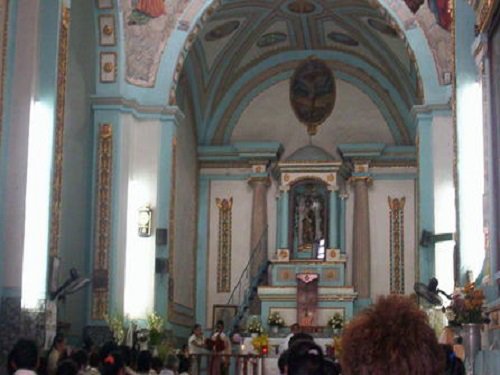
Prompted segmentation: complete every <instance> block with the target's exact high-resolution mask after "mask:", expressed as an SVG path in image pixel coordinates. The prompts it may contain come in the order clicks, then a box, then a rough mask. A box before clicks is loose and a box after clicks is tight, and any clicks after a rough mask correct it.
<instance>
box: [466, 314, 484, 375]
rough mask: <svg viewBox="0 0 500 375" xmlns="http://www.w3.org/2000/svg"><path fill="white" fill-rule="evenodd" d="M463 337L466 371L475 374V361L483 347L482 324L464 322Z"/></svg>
mask: <svg viewBox="0 0 500 375" xmlns="http://www.w3.org/2000/svg"><path fill="white" fill-rule="evenodd" d="M462 339H463V345H464V350H465V371H466V374H467V375H473V374H474V361H475V358H476V355H477V352H478V351H479V350H480V349H481V324H480V323H470V324H463V325H462Z"/></svg>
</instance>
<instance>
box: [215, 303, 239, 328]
mask: <svg viewBox="0 0 500 375" xmlns="http://www.w3.org/2000/svg"><path fill="white" fill-rule="evenodd" d="M237 308H238V306H236V305H214V311H213V315H212V328H215V324H216V323H217V321H219V320H222V321H223V322H224V330H225V331H228V330H231V329H232V328H233V327H232V326H231V325H232V322H233V318H234V317H235V316H236V312H237Z"/></svg>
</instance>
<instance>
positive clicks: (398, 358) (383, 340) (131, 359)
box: [7, 295, 465, 375]
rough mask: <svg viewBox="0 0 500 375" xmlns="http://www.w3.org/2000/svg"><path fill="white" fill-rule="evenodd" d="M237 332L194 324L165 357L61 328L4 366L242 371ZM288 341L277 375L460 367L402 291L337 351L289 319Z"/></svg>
mask: <svg viewBox="0 0 500 375" xmlns="http://www.w3.org/2000/svg"><path fill="white" fill-rule="evenodd" d="M241 338H242V337H241V335H240V333H239V331H238V330H236V331H235V332H232V333H231V334H228V335H227V334H226V333H225V332H224V323H223V322H222V321H218V322H217V324H216V327H215V330H214V332H213V334H212V335H211V336H210V337H207V338H205V337H204V335H203V330H202V327H201V325H199V324H196V325H195V326H194V327H193V331H192V334H191V336H190V337H189V339H188V342H187V344H185V345H183V347H182V349H181V350H179V351H178V352H177V353H176V354H169V355H167V357H166V358H165V359H164V360H161V359H160V358H159V357H156V356H153V355H152V354H151V352H150V351H147V350H142V351H137V350H133V349H131V348H129V347H128V346H125V345H122V346H118V345H117V344H116V343H114V342H108V343H106V344H104V345H103V346H101V347H100V348H98V347H95V346H94V345H92V344H91V343H90V342H86V345H85V347H84V348H82V349H78V350H74V351H72V352H70V351H69V350H68V348H67V346H66V341H65V338H64V336H63V335H61V334H58V335H56V337H55V338H54V341H53V345H52V348H51V349H50V351H49V352H48V353H47V355H46V356H42V355H40V354H39V351H38V348H37V345H36V343H35V341H33V340H30V339H20V340H18V342H17V343H16V344H15V345H14V347H13V348H12V350H11V352H10V353H9V357H8V364H7V370H8V374H9V375H183V374H192V375H198V374H201V373H206V374H209V375H229V374H233V373H235V374H243V375H246V374H247V370H248V369H247V367H246V366H245V367H244V368H243V367H241V366H239V367H238V366H236V367H235V366H234V365H231V356H232V355H233V356H234V353H233V352H232V348H233V347H235V346H239V344H240V343H241ZM286 341H287V345H286V347H284V348H282V349H283V350H282V352H281V353H280V357H279V360H278V367H279V373H280V374H287V375H337V374H344V375H357V374H360V375H364V374H367V375H368V374H369V375H382V374H383V375H396V374H397V375H399V374H407V375H462V374H465V371H464V365H463V363H462V361H461V360H460V358H459V357H458V356H456V355H455V353H454V351H453V349H452V347H450V346H449V345H442V344H439V343H438V339H437V337H436V334H435V332H434V330H433V329H432V328H431V327H430V325H429V323H428V319H427V315H426V314H425V312H424V311H422V310H421V309H420V308H419V307H418V305H417V304H416V303H415V302H414V301H413V300H411V299H410V298H408V297H405V296H401V295H390V296H387V297H380V298H379V300H378V301H377V303H376V304H374V305H372V306H371V307H369V308H367V309H365V310H364V311H362V312H361V313H360V314H358V315H357V316H356V318H355V319H354V320H353V321H352V322H350V324H349V325H348V326H347V327H346V328H345V330H344V332H343V335H342V350H341V353H336V354H337V356H335V355H333V356H330V355H326V354H325V353H324V352H323V350H322V348H321V347H320V346H319V345H317V344H316V343H315V342H314V338H313V337H312V336H311V335H310V334H308V333H304V332H300V327H299V326H298V325H293V331H292V333H291V334H290V335H289V337H287V339H286ZM202 358H205V359H207V360H206V361H201V359H202ZM249 373H251V372H249ZM254 373H255V372H254Z"/></svg>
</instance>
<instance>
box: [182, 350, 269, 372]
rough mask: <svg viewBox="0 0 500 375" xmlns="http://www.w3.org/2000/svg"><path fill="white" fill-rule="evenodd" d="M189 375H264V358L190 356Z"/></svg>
mask: <svg viewBox="0 0 500 375" xmlns="http://www.w3.org/2000/svg"><path fill="white" fill-rule="evenodd" d="M189 357H190V369H189V374H191V375H233V374H234V375H265V370H264V358H265V356H262V355H255V354H247V355H243V354H219V353H204V354H191V355H190V356H189Z"/></svg>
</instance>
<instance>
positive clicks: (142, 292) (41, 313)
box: [0, 0, 500, 368]
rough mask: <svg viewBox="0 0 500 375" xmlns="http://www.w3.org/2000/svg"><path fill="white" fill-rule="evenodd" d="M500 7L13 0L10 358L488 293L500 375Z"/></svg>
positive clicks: (491, 345) (493, 2)
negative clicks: (25, 347)
mask: <svg viewBox="0 0 500 375" xmlns="http://www.w3.org/2000/svg"><path fill="white" fill-rule="evenodd" d="M499 4H500V1H498V0H490V1H487V0H456V1H450V0H437V1H432V0H428V1H424V0H406V1H404V0H350V1H346V0H258V1H251V0H206V1H203V0H95V1H94V0H92V1H91V0H0V43H1V44H2V48H1V49H0V52H1V57H0V72H1V80H0V84H1V90H0V113H1V117H0V119H1V120H0V196H1V197H2V198H1V200H0V275H1V276H0V286H1V289H0V292H1V295H0V351H1V355H2V356H5V355H6V353H8V351H9V349H10V348H11V347H12V345H13V343H14V342H15V341H16V340H17V339H18V338H19V337H21V336H27V335H31V336H33V335H34V336H36V338H37V340H38V341H39V342H40V343H41V344H42V345H43V343H44V342H45V341H46V340H48V338H49V337H53V335H54V334H55V332H56V331H57V330H64V333H65V335H66V337H67V338H68V342H70V343H72V344H73V345H75V346H76V345H80V344H81V343H82V340H83V339H84V338H85V337H89V338H91V339H92V340H93V341H94V342H98V343H100V342H104V341H105V340H106V339H107V338H109V334H110V333H109V332H110V327H109V321H110V317H122V318H123V319H125V320H127V321H132V320H133V321H134V322H136V323H137V324H138V325H139V326H142V327H144V326H145V324H146V322H147V320H148V316H150V315H151V314H153V313H154V314H157V316H159V317H161V319H162V320H163V322H164V327H163V328H164V329H165V331H166V332H167V333H168V335H169V337H171V338H173V339H174V340H176V342H183V341H185V340H186V338H187V337H188V336H189V335H190V333H191V329H192V327H193V325H194V324H195V323H199V324H200V325H201V326H202V327H203V329H204V330H206V332H211V331H212V330H213V329H214V328H215V322H216V321H218V320H223V321H224V322H225V324H226V329H227V330H230V329H232V327H233V326H234V325H239V326H240V327H241V330H242V331H243V332H244V331H245V328H244V327H245V325H246V324H247V322H248V321H249V320H250V319H254V318H256V319H258V320H260V322H262V326H263V329H264V330H265V331H270V329H271V326H269V324H268V322H269V321H270V318H271V317H272V316H276V314H278V315H277V316H280V317H281V319H282V322H281V323H282V324H281V325H282V326H283V327H282V328H281V332H282V333H281V335H285V334H286V333H287V332H288V329H289V327H290V326H291V325H292V324H293V323H298V324H299V325H300V326H301V327H302V328H303V329H305V330H307V331H308V332H311V333H312V334H314V335H317V336H321V335H322V333H323V332H325V331H324V327H326V326H328V324H329V321H330V320H331V317H332V316H340V317H341V318H342V319H343V320H344V321H346V322H347V321H349V320H351V319H352V318H353V317H355V316H356V314H357V313H358V312H360V311H361V310H362V309H364V308H365V307H367V306H370V305H371V304H372V303H374V302H375V301H376V300H377V297H378V296H382V295H389V294H403V295H408V296H413V297H414V298H416V299H417V301H418V302H419V303H420V304H421V305H422V306H423V308H426V309H427V310H428V311H429V316H430V317H431V320H432V319H434V324H435V326H436V327H437V328H436V329H439V328H443V327H444V325H446V322H445V321H444V320H443V319H444V317H443V315H442V314H441V315H440V314H439V311H441V310H440V309H439V308H437V307H432V306H430V305H429V304H428V302H426V301H425V299H426V298H425V295H424V296H422V294H425V292H429V291H430V292H435V294H433V296H434V297H436V296H437V292H439V291H443V293H442V294H441V297H439V298H438V300H440V301H439V303H438V305H441V304H442V303H444V304H445V305H446V304H447V303H449V301H448V300H447V298H446V297H445V295H446V294H449V295H450V294H453V293H454V292H455V291H456V290H458V289H459V288H462V287H464V286H465V285H466V284H467V283H470V282H474V283H475V286H476V288H480V289H481V290H482V291H483V293H484V296H485V302H484V309H485V311H487V312H488V314H489V316H490V321H489V323H488V324H485V326H484V327H483V328H484V329H483V337H482V340H483V341H482V347H481V352H482V353H484V354H482V356H481V360H482V361H484V363H488V362H495V361H496V362H497V365H498V366H499V367H498V368H500V364H498V361H499V358H500V355H499V354H498V353H500V352H499V351H500V236H499V235H498V233H499V227H500V199H499V198H498V197H499V194H500V189H499V186H500V31H499V30H500V27H499V24H500V6H499ZM433 278H436V279H437V280H438V281H439V284H438V286H436V285H434V286H433V287H434V289H433V290H430V289H429V288H430V286H431V284H432V283H430V284H429V281H430V280H432V279H433ZM427 285H429V287H425V286H427ZM419 288H420V293H419ZM437 288H439V289H437ZM422 290H424V292H422ZM415 293H417V295H415ZM51 335H52V336H51ZM276 337H278V338H279V337H280V334H276Z"/></svg>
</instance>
